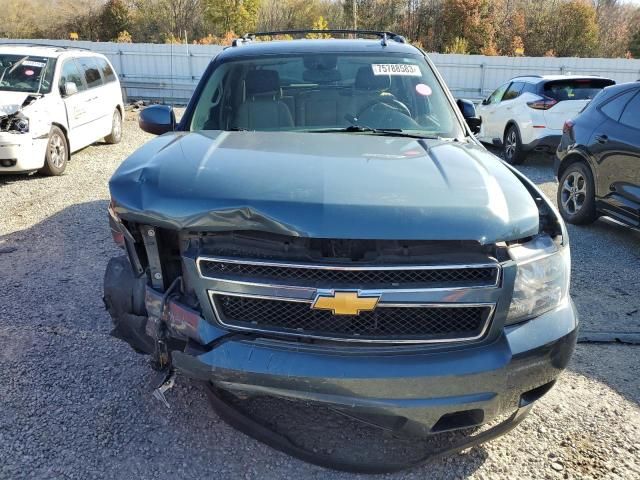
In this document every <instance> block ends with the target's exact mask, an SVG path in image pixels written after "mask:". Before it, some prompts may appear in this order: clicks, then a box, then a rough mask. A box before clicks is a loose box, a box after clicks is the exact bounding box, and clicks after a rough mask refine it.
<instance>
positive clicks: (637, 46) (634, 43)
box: [629, 30, 640, 58]
mask: <svg viewBox="0 0 640 480" xmlns="http://www.w3.org/2000/svg"><path fill="white" fill-rule="evenodd" d="M629 53H630V54H631V55H632V56H633V58H640V30H638V31H637V32H636V33H634V34H633V35H632V36H631V41H630V42H629Z"/></svg>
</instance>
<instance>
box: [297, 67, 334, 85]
mask: <svg viewBox="0 0 640 480" xmlns="http://www.w3.org/2000/svg"><path fill="white" fill-rule="evenodd" d="M302 79H303V80H304V81H305V82H312V83H332V82H339V81H340V80H341V79H342V75H340V71H339V70H305V71H304V72H302Z"/></svg>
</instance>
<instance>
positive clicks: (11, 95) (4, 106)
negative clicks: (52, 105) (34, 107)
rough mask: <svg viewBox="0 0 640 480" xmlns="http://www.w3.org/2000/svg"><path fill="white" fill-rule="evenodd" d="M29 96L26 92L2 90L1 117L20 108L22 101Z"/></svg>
mask: <svg viewBox="0 0 640 480" xmlns="http://www.w3.org/2000/svg"><path fill="white" fill-rule="evenodd" d="M28 96H29V93H25V92H7V91H3V90H0V117H4V116H6V115H11V114H12V113H15V112H17V111H18V110H20V108H21V106H22V103H23V102H24V101H25V100H26V98H27V97H28Z"/></svg>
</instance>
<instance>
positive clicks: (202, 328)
mask: <svg viewBox="0 0 640 480" xmlns="http://www.w3.org/2000/svg"><path fill="white" fill-rule="evenodd" d="M163 297H164V295H163V294H162V293H161V292H158V291H157V290H154V289H153V288H151V287H150V286H148V285H147V288H146V292H145V304H146V307H147V314H148V316H149V322H148V323H147V325H148V326H147V334H149V333H151V332H150V329H152V328H153V325H154V324H155V323H156V322H160V321H161V322H163V323H165V324H166V326H167V329H168V331H169V333H170V334H171V335H174V336H176V337H177V338H178V339H181V340H187V339H191V340H194V341H195V342H197V343H199V344H201V345H208V344H210V343H211V342H213V341H214V340H216V339H218V338H220V337H221V336H223V335H226V334H228V333H229V332H227V331H226V330H222V329H220V328H217V327H215V326H214V325H212V324H211V323H209V322H207V321H206V320H205V319H204V318H203V317H202V315H201V314H200V312H198V311H196V310H194V309H192V308H189V307H187V306H186V305H184V304H182V303H180V302H178V301H177V299H176V298H171V297H169V298H167V299H166V301H165V302H163ZM163 305H164V308H163Z"/></svg>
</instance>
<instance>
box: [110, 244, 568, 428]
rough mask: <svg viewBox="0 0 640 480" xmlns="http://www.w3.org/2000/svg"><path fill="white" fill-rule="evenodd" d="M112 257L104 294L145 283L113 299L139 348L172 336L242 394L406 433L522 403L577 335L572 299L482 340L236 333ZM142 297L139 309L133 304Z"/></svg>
mask: <svg viewBox="0 0 640 480" xmlns="http://www.w3.org/2000/svg"><path fill="white" fill-rule="evenodd" d="M118 262H120V263H118ZM112 263H114V265H116V264H117V265H116V266H115V267H114V266H112V265H111V264H110V266H109V267H108V269H107V272H109V271H114V270H118V272H120V276H117V277H114V276H113V275H112V278H113V280H112V281H111V282H110V284H111V287H107V284H105V297H108V296H109V293H108V292H109V291H111V292H112V294H111V297H113V298H119V299H127V295H123V294H122V293H121V292H119V291H117V288H121V289H122V291H125V290H126V291H129V292H136V291H137V292H138V293H137V294H136V295H137V297H138V300H136V299H135V298H133V299H127V302H128V303H127V305H123V306H121V308H117V309H114V308H113V307H112V308H110V312H111V314H112V316H114V321H115V325H116V328H115V329H114V334H115V335H116V336H118V337H120V338H123V339H125V340H126V341H128V342H129V343H130V344H132V346H134V348H136V349H137V350H139V351H143V352H146V353H150V354H153V353H154V349H155V348H156V345H157V344H158V342H166V341H167V339H168V340H169V342H168V343H167V344H168V345H169V350H170V356H171V363H172V365H173V367H174V368H175V369H176V370H177V371H178V372H179V373H182V374H185V375H187V376H189V377H191V378H194V379H198V380H203V381H206V382H211V383H212V384H213V385H214V386H216V387H218V388H220V389H224V390H227V391H231V392H234V393H238V394H242V395H269V396H275V397H281V398H287V399H294V400H303V401H307V402H315V403H318V404H323V405H325V406H329V407H331V408H334V409H338V410H341V411H343V412H344V413H346V414H348V415H350V416H352V417H356V418H359V419H362V420H363V421H366V422H368V423H372V424H375V425H378V426H380V427H382V428H384V429H387V430H391V431H393V432H394V433H400V434H404V433H406V434H410V435H425V434H432V433H439V432H444V431H450V430H456V429H461V428H467V427H473V426H476V425H481V424H485V423H487V422H490V421H492V420H494V419H497V418H499V417H500V416H502V415H509V414H511V413H512V412H514V411H521V410H520V409H522V408H524V407H526V406H527V405H530V404H531V403H532V402H534V401H535V400H537V399H538V398H540V397H541V396H542V395H544V394H545V393H546V392H547V391H548V390H549V389H550V388H551V387H552V385H553V384H554V382H555V380H556V378H557V377H558V375H559V374H560V373H561V371H562V370H563V369H564V368H565V367H566V366H567V363H568V361H569V358H570V356H571V354H572V352H573V349H574V346H575V343H576V337H577V327H578V319H577V314H576V311H575V308H574V306H573V304H572V303H571V302H570V301H569V302H566V303H564V304H563V305H561V306H559V307H558V308H556V309H555V310H552V311H550V312H547V313H545V314H543V315H541V316H539V317H537V318H535V319H532V320H529V321H527V322H524V323H521V324H518V325H513V326H507V327H504V328H503V329H502V331H501V332H500V334H499V335H497V336H496V337H495V339H494V340H492V341H490V342H483V343H479V344H477V345H473V346H471V345H466V346H460V345H457V346H456V345H445V346H443V345H440V346H439V345H393V346H385V345H380V346H362V345H359V346H353V345H349V344H337V343H331V342H320V343H302V342H296V341H286V340H280V339H275V338H269V336H263V335H260V334H256V333H250V334H247V333H237V332H236V333H232V332H229V331H228V330H225V329H222V328H220V327H217V326H215V325H213V324H212V323H210V322H208V321H207V320H205V319H204V318H203V317H202V316H201V314H200V313H199V312H198V311H197V310H196V309H194V308H191V307H189V306H187V305H185V304H184V303H181V301H180V299H179V297H177V296H172V294H171V292H170V290H167V291H165V293H160V292H158V291H157V290H154V289H153V288H152V287H151V286H149V285H145V282H144V278H146V277H145V276H144V275H143V276H140V277H138V278H137V279H136V277H135V276H134V274H133V270H132V269H131V266H130V264H129V262H128V260H127V259H126V258H125V257H120V259H113V260H112ZM116 267H117V268H116ZM127 269H128V270H127ZM107 277H109V274H108V275H107ZM130 282H133V283H135V282H137V283H136V286H135V287H131V286H129V285H128V283H130ZM115 285H117V287H115ZM136 295H134V297H135V296H136ZM130 296H131V295H129V297H130ZM141 298H142V299H143V300H140V299H141ZM106 299H107V298H106ZM141 302H143V303H144V307H142V308H140V307H139V308H138V310H139V312H138V313H139V315H135V314H134V315H132V314H130V313H126V312H128V311H131V310H132V307H131V305H135V304H140V303H141ZM107 304H109V301H108V299H107ZM115 310H118V312H120V313H118V312H116V311H115ZM133 310H135V308H133ZM143 310H144V312H143ZM118 315H119V317H118ZM171 342H173V343H171ZM521 413H522V411H521Z"/></svg>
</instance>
